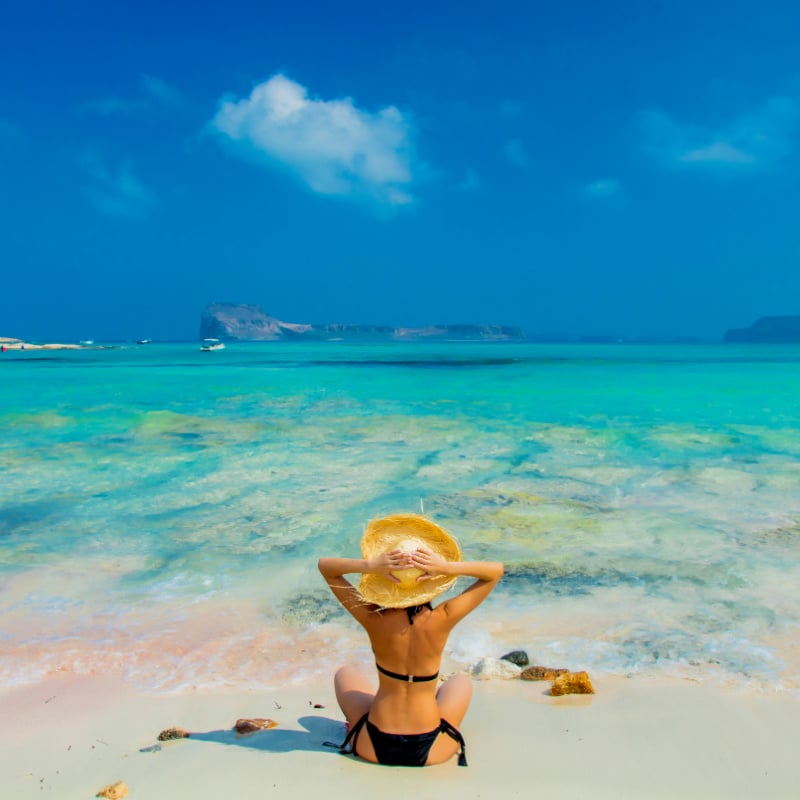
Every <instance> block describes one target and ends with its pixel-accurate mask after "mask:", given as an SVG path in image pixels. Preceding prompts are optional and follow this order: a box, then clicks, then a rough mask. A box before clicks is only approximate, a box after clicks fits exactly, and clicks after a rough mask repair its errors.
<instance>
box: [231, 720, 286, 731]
mask: <svg viewBox="0 0 800 800" xmlns="http://www.w3.org/2000/svg"><path fill="white" fill-rule="evenodd" d="M277 727H278V723H277V722H275V720H274V719H264V718H263V717H255V718H254V719H237V720H236V724H235V725H234V726H233V729H234V730H235V731H236V733H241V734H246V733H255V732H256V731H267V730H269V729H270V728H277Z"/></svg>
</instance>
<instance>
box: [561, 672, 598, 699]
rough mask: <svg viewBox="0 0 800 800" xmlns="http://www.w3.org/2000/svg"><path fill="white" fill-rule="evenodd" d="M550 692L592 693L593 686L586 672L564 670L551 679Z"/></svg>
mask: <svg viewBox="0 0 800 800" xmlns="http://www.w3.org/2000/svg"><path fill="white" fill-rule="evenodd" d="M550 694H552V695H554V696H556V697H557V696H559V695H562V694H594V687H593V686H592V682H591V681H590V680H589V673H588V672H565V673H564V674H563V675H559V676H558V677H557V678H556V679H555V680H554V681H553V685H552V686H551V687H550Z"/></svg>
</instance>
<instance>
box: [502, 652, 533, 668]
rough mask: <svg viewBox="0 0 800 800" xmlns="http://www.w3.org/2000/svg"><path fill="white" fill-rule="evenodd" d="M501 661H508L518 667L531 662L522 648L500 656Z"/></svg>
mask: <svg viewBox="0 0 800 800" xmlns="http://www.w3.org/2000/svg"><path fill="white" fill-rule="evenodd" d="M500 660H501V661H510V662H511V663H512V664H516V665H517V666H518V667H527V666H528V664H530V663H531V661H530V659H529V658H528V654H527V653H526V652H525V651H524V650H512V651H511V652H510V653H506V654H505V655H504V656H500Z"/></svg>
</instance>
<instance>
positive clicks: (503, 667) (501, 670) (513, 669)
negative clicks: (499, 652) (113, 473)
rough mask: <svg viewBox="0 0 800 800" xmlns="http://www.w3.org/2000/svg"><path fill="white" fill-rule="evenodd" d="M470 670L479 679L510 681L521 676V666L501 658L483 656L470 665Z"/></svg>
mask: <svg viewBox="0 0 800 800" xmlns="http://www.w3.org/2000/svg"><path fill="white" fill-rule="evenodd" d="M468 672H469V674H470V675H471V676H472V677H473V678H475V680H478V681H490V680H493V679H498V680H502V681H508V680H513V679H514V678H518V677H519V673H520V667H518V666H517V665H516V664H512V663H511V662H510V661H503V660H502V659H500V658H481V659H478V661H476V662H475V663H474V664H473V665H472V666H470V668H469V670H468Z"/></svg>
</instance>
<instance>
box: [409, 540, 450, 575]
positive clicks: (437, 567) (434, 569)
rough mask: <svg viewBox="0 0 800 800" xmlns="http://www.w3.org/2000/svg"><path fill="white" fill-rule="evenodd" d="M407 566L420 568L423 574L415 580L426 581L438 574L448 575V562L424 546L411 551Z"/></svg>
mask: <svg viewBox="0 0 800 800" xmlns="http://www.w3.org/2000/svg"><path fill="white" fill-rule="evenodd" d="M409 566H412V567H416V568H417V569H421V570H422V571H423V574H422V575H420V576H419V578H417V581H427V580H430V579H431V578H436V577H438V576H439V575H448V574H449V570H450V562H449V561H446V560H445V559H443V558H442V557H441V556H439V555H436V553H433V552H431V551H430V550H428V549H427V548H425V547H420V548H419V549H417V550H415V551H414V552H413V553H411V564H410V565H409Z"/></svg>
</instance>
